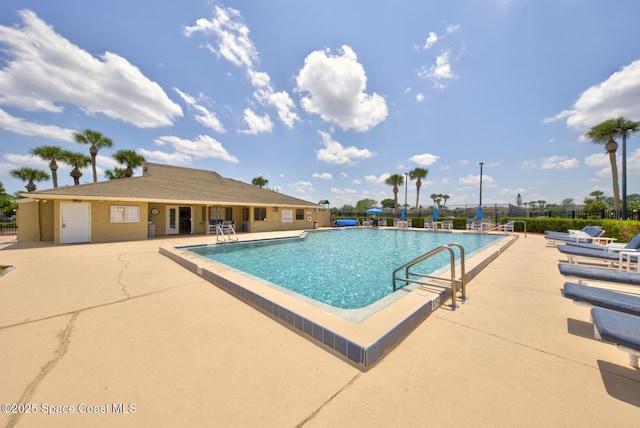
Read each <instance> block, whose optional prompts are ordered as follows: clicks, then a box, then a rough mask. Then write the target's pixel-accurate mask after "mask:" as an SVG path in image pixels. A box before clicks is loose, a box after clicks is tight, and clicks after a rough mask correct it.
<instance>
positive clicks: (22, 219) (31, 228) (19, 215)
mask: <svg viewBox="0 0 640 428" xmlns="http://www.w3.org/2000/svg"><path fill="white" fill-rule="evenodd" d="M38 202H39V201H37V200H24V201H20V200H19V201H18V210H17V211H16V225H17V226H18V231H19V232H18V242H36V241H39V240H40V224H39V223H40V220H39V217H40V212H39V208H38V205H39V204H38Z"/></svg>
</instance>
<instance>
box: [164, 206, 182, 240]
mask: <svg viewBox="0 0 640 428" xmlns="http://www.w3.org/2000/svg"><path fill="white" fill-rule="evenodd" d="M179 232H180V223H178V207H167V235H177V234H178V233H179Z"/></svg>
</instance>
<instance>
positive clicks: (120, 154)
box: [112, 150, 145, 178]
mask: <svg viewBox="0 0 640 428" xmlns="http://www.w3.org/2000/svg"><path fill="white" fill-rule="evenodd" d="M112 157H113V158H114V159H115V160H116V161H117V162H118V163H119V164H120V165H124V166H125V169H124V176H125V177H127V178H130V177H133V169H134V168H138V167H139V166H142V164H143V163H144V161H145V159H144V156H142V155H139V154H138V153H136V152H135V150H118V151H117V152H115V153H114V154H113V156H112Z"/></svg>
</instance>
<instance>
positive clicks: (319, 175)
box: [312, 172, 333, 180]
mask: <svg viewBox="0 0 640 428" xmlns="http://www.w3.org/2000/svg"><path fill="white" fill-rule="evenodd" d="M312 177H313V178H319V179H320V180H333V175H331V174H330V173H328V172H323V173H317V172H315V173H313V175H312Z"/></svg>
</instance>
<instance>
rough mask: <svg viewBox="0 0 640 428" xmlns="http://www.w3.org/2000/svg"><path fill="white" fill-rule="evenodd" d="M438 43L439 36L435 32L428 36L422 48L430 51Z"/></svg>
mask: <svg viewBox="0 0 640 428" xmlns="http://www.w3.org/2000/svg"><path fill="white" fill-rule="evenodd" d="M437 41H438V35H437V34H436V33H434V32H433V31H431V32H429V35H428V36H427V40H425V42H424V46H423V47H422V48H423V49H430V48H431V47H432V46H433V45H435V44H436V42H437Z"/></svg>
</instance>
